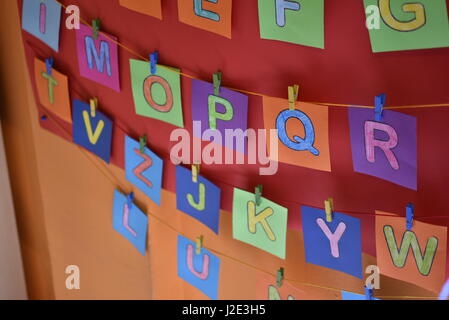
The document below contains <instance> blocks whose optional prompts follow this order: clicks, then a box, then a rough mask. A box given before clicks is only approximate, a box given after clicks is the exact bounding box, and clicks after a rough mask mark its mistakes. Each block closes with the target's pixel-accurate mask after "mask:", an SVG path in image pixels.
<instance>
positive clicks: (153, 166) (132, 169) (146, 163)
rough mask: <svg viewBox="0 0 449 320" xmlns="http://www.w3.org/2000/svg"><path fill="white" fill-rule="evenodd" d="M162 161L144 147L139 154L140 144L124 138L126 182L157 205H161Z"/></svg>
mask: <svg viewBox="0 0 449 320" xmlns="http://www.w3.org/2000/svg"><path fill="white" fill-rule="evenodd" d="M163 165H164V163H163V161H162V159H161V158H159V157H158V156H157V155H156V154H155V153H153V152H152V151H151V150H150V149H148V148H146V147H145V150H144V153H143V154H141V153H140V143H139V142H137V141H135V140H133V139H131V138H130V137H128V136H126V137H125V171H126V180H128V181H129V182H131V183H132V184H133V185H135V186H136V187H137V188H139V190H140V191H142V192H143V193H145V194H146V195H147V196H148V197H149V198H150V199H151V200H153V201H154V202H155V203H156V204H157V205H160V204H161V189H162V172H163Z"/></svg>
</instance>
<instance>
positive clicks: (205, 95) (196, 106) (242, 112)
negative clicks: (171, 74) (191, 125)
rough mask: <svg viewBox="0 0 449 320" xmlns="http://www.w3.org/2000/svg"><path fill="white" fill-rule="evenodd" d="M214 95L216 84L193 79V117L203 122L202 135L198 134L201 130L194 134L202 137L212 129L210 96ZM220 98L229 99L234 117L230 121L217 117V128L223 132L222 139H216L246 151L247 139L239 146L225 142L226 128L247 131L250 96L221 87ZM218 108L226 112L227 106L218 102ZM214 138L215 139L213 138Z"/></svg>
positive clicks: (228, 145) (221, 111)
mask: <svg viewBox="0 0 449 320" xmlns="http://www.w3.org/2000/svg"><path fill="white" fill-rule="evenodd" d="M211 95H212V96H213V95H214V85H213V84H211V83H208V82H205V81H201V80H192V119H193V121H200V122H201V136H198V133H199V132H195V131H196V130H194V136H195V137H198V138H202V136H203V133H204V132H205V131H206V130H208V129H210V125H209V96H211ZM219 97H220V98H223V99H226V100H227V101H229V102H230V103H231V105H232V108H233V113H234V114H233V117H232V119H231V120H229V121H225V120H220V119H217V130H218V131H219V132H220V133H221V136H222V141H214V142H215V143H217V144H220V145H224V146H225V147H227V148H229V149H232V150H236V151H238V152H240V153H246V145H247V143H246V139H245V144H244V145H243V146H241V147H240V148H239V147H238V145H239V144H236V143H235V139H234V142H233V143H231V141H226V142H225V137H226V135H225V130H226V129H231V130H235V129H241V130H243V131H246V130H247V128H248V96H246V95H244V94H241V93H239V92H236V91H233V90H230V89H226V88H220V95H219ZM216 110H217V112H219V113H225V107H224V106H222V105H220V104H219V103H217V104H216ZM212 140H213V139H212Z"/></svg>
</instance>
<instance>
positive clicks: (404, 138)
mask: <svg viewBox="0 0 449 320" xmlns="http://www.w3.org/2000/svg"><path fill="white" fill-rule="evenodd" d="M348 112H349V125H350V131H351V147H352V161H353V165H354V171H356V172H360V173H364V174H368V175H370V176H374V177H378V178H381V179H384V180H387V181H390V182H393V183H395V184H398V185H401V186H404V187H407V188H409V189H413V190H417V161H416V158H417V138H416V118H415V117H413V116H409V115H406V114H403V113H399V112H395V111H391V110H384V111H383V113H382V121H381V122H376V121H374V111H373V110H372V109H362V108H349V111H348ZM381 146H383V148H382V147H381ZM386 146H388V148H387V147H386ZM385 150H389V151H385Z"/></svg>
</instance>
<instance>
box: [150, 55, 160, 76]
mask: <svg viewBox="0 0 449 320" xmlns="http://www.w3.org/2000/svg"><path fill="white" fill-rule="evenodd" d="M158 60H159V52H157V51H154V52H153V53H150V74H152V75H153V74H156V71H157V63H158Z"/></svg>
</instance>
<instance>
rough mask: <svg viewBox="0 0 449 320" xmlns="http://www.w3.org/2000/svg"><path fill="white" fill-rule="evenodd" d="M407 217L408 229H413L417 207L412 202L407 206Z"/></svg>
mask: <svg viewBox="0 0 449 320" xmlns="http://www.w3.org/2000/svg"><path fill="white" fill-rule="evenodd" d="M405 215H406V217H405V219H406V222H407V230H408V231H411V230H412V227H413V216H414V215H415V207H414V206H413V204H412V203H409V204H408V205H407V207H406V208H405Z"/></svg>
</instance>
